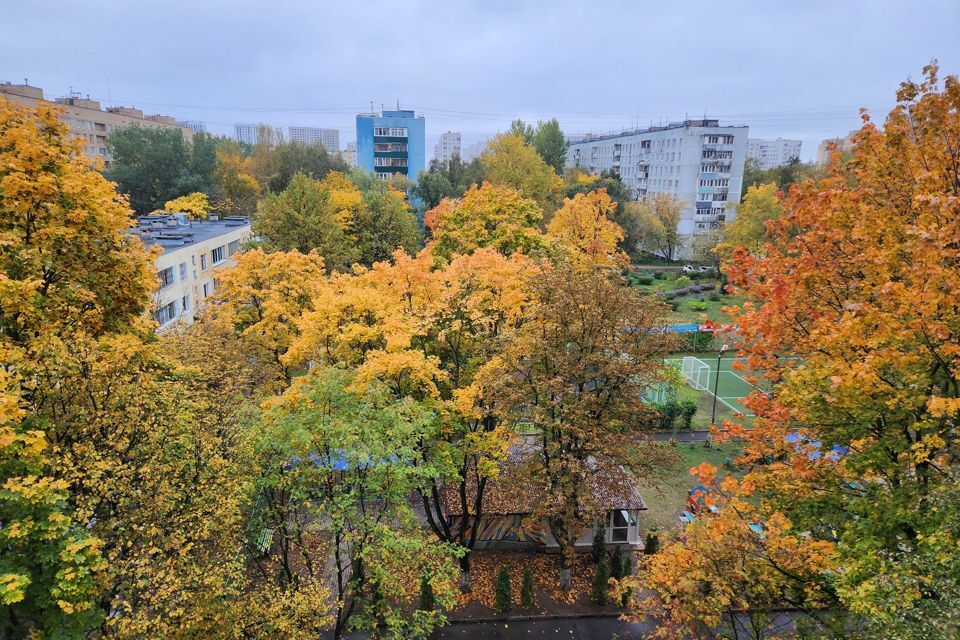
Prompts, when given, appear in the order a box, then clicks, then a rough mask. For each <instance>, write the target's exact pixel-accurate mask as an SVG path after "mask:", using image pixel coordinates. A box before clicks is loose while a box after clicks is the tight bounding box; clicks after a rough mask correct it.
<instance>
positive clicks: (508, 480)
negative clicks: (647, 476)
mask: <svg viewBox="0 0 960 640" xmlns="http://www.w3.org/2000/svg"><path fill="white" fill-rule="evenodd" d="M536 452H537V448H536V447H534V446H530V445H529V442H528V443H526V444H521V445H519V446H514V447H512V448H511V450H510V453H508V454H507V458H506V459H505V460H503V461H502V462H501V463H500V473H499V475H498V476H497V477H496V478H490V479H488V480H487V485H486V489H485V490H484V492H483V511H484V513H487V514H491V515H512V514H524V513H532V512H533V511H534V510H535V508H536V507H537V506H538V505H539V504H540V503H541V502H542V501H543V499H544V496H545V495H546V488H545V487H543V486H541V485H540V483H538V482H537V481H536V480H535V478H536V477H537V476H536V474H534V473H530V469H529V468H528V465H529V464H531V463H533V462H534V460H533V456H535V455H537V453H536ZM590 462H591V465H592V467H593V472H592V473H591V474H590V475H589V476H588V477H587V488H588V490H589V492H590V497H591V498H592V500H593V502H594V505H595V506H596V507H597V508H598V509H600V510H603V511H609V510H611V509H646V508H647V504H646V503H645V502H644V500H643V496H641V495H640V492H639V491H638V490H637V487H636V482H635V481H634V479H633V477H632V476H631V474H630V472H629V471H627V470H626V469H624V468H623V467H622V466H620V465H619V464H617V463H616V462H615V461H613V460H608V459H605V460H597V459H593V458H591V459H590ZM475 480H476V475H475V474H471V481H470V482H469V483H468V487H467V503H468V504H470V505H472V504H473V502H474V500H475V499H476V490H477V487H476V482H475ZM442 496H443V502H444V506H445V508H446V512H447V515H448V516H458V515H462V514H463V510H462V509H461V505H460V495H459V492H458V490H457V486H455V485H444V487H443V490H442Z"/></svg>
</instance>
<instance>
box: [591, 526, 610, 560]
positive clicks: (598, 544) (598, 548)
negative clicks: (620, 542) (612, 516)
mask: <svg viewBox="0 0 960 640" xmlns="http://www.w3.org/2000/svg"><path fill="white" fill-rule="evenodd" d="M590 556H591V557H592V558H593V562H594V564H600V561H601V560H603V559H604V558H605V557H606V556H607V526H606V523H605V522H604V521H603V520H600V521H599V522H598V523H597V526H596V527H595V529H594V532H593V545H592V546H591V547H590Z"/></svg>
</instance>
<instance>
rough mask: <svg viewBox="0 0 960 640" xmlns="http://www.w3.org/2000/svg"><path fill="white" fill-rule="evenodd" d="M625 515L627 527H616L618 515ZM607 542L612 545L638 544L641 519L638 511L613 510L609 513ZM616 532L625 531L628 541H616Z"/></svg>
mask: <svg viewBox="0 0 960 640" xmlns="http://www.w3.org/2000/svg"><path fill="white" fill-rule="evenodd" d="M618 514H620V515H625V517H624V522H626V523H627V524H626V526H622V525H618V526H614V523H615V522H616V517H617V515H618ZM606 518H607V522H606V528H607V542H608V543H610V544H629V543H633V542H636V540H637V535H638V533H637V532H638V529H639V526H640V518H639V517H638V515H637V510H636V509H611V510H610V511H608V512H607V516H606ZM614 531H625V532H626V536H627V537H626V539H625V540H615V539H614Z"/></svg>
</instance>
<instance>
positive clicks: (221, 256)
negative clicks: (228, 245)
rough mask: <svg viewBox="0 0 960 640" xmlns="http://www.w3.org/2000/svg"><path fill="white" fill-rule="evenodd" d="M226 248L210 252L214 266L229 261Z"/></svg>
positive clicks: (218, 248)
mask: <svg viewBox="0 0 960 640" xmlns="http://www.w3.org/2000/svg"><path fill="white" fill-rule="evenodd" d="M224 249H225V247H217V248H216V249H214V250H213V251H211V252H210V255H211V256H212V257H213V264H220V263H221V262H223V261H224V260H226V259H227V256H226V252H225V251H224Z"/></svg>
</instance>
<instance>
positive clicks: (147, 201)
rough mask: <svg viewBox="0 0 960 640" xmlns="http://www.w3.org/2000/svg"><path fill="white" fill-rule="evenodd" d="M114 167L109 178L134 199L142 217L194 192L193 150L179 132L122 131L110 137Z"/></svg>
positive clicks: (165, 130)
mask: <svg viewBox="0 0 960 640" xmlns="http://www.w3.org/2000/svg"><path fill="white" fill-rule="evenodd" d="M109 141H110V150H111V153H112V154H113V166H111V167H110V169H109V170H107V172H106V176H107V178H109V179H110V180H113V181H115V182H116V183H117V185H118V187H119V189H120V191H121V192H122V193H125V194H126V195H127V196H128V197H129V198H130V206H131V207H133V210H134V211H135V212H137V213H138V214H144V213H149V212H151V211H154V210H156V209H160V208H162V207H163V203H164V202H166V201H167V200H173V199H174V198H176V197H179V196H182V195H186V194H188V193H190V192H192V191H197V189H194V188H193V186H194V184H193V182H194V180H195V178H194V176H192V174H191V173H190V170H189V168H190V149H189V145H188V144H187V143H186V142H185V141H184V139H183V133H182V132H181V131H180V130H179V129H170V128H166V127H164V128H156V129H148V128H146V127H121V128H119V129H116V130H115V131H114V132H113V133H111V134H110V140H109Z"/></svg>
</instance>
